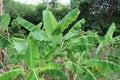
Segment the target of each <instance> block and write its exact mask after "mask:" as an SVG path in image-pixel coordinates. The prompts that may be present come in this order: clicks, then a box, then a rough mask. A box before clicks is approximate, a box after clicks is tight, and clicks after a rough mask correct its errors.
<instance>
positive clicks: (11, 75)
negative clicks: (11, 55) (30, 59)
mask: <svg viewBox="0 0 120 80" xmlns="http://www.w3.org/2000/svg"><path fill="white" fill-rule="evenodd" d="M24 74H25V72H24V70H23V69H14V70H10V71H8V72H6V73H4V74H1V75H0V80H11V79H16V78H17V77H18V76H23V75H24Z"/></svg>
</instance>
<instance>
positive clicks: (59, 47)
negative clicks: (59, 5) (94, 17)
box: [0, 8, 120, 80]
mask: <svg viewBox="0 0 120 80" xmlns="http://www.w3.org/2000/svg"><path fill="white" fill-rule="evenodd" d="M79 14H80V11H79V9H78V8H75V9H74V10H72V11H71V12H70V13H68V14H67V15H66V16H65V17H64V18H63V19H62V20H61V21H59V22H57V20H56V18H55V17H54V15H53V14H52V12H50V11H49V10H45V11H43V26H44V27H43V28H44V30H42V29H41V25H42V23H39V24H38V25H34V24H32V23H30V22H29V21H27V20H25V19H23V18H21V17H18V18H17V21H18V23H19V24H20V25H22V27H23V28H25V29H27V30H28V31H29V32H30V33H29V35H28V36H27V38H26V39H21V38H12V47H13V48H15V49H16V51H17V52H16V53H14V54H12V55H11V56H10V59H14V60H16V61H18V62H17V63H16V64H15V65H20V66H21V65H23V64H24V67H25V70H24V71H26V72H27V74H24V79H26V80H42V79H45V80H49V79H50V80H66V79H71V80H77V79H78V80H80V79H83V80H97V79H98V77H99V76H100V75H99V74H98V75H96V72H98V73H100V74H101V75H104V74H106V76H107V78H108V79H110V78H109V77H108V76H109V75H107V71H109V72H114V73H116V72H120V65H119V64H116V63H111V62H110V61H109V60H108V61H107V59H103V58H104V57H105V58H106V57H107V55H106V56H104V55H102V54H105V53H103V52H102V51H103V50H104V48H105V47H107V46H109V45H113V44H114V43H116V42H118V41H119V36H117V37H113V33H114V31H115V24H114V23H113V24H112V25H111V26H110V28H109V29H108V31H107V33H106V35H105V36H104V37H101V36H99V35H98V34H97V33H94V32H92V31H87V32H84V31H82V30H81V26H83V24H84V23H85V21H86V20H85V19H81V20H79V21H78V22H77V23H76V24H75V25H73V27H72V28H71V29H70V30H69V32H68V33H66V34H65V35H62V33H63V32H64V31H65V30H66V29H67V28H68V27H69V25H70V24H71V23H72V22H73V21H75V20H76V19H77V17H78V15H79ZM4 41H5V40H4ZM3 45H4V44H3ZM97 45H98V47H97ZM5 47H6V46H5ZM103 56H104V57H103ZM93 58H96V59H93ZM99 59H101V60H99ZM105 60H106V61H105ZM14 70H15V72H14ZM16 71H18V72H23V71H19V70H16V69H13V70H10V71H7V72H5V76H9V77H6V78H5V79H7V78H9V79H11V78H12V79H13V76H10V75H9V74H15V73H16ZM102 72H104V73H102ZM8 73H9V74H8ZM20 74H21V73H20ZM16 76H17V74H16ZM26 76H27V77H26ZM1 77H2V76H1V75H0V79H1Z"/></svg>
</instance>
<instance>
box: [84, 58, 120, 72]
mask: <svg viewBox="0 0 120 80" xmlns="http://www.w3.org/2000/svg"><path fill="white" fill-rule="evenodd" d="M85 64H86V65H87V66H90V67H98V68H101V69H103V70H105V71H114V72H120V66H119V65H117V64H114V63H111V62H107V61H102V60H87V61H85Z"/></svg>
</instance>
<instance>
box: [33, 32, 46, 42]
mask: <svg viewBox="0 0 120 80" xmlns="http://www.w3.org/2000/svg"><path fill="white" fill-rule="evenodd" d="M31 34H32V36H33V38H34V39H36V40H39V41H48V37H47V34H46V33H45V32H43V31H41V32H32V33H31Z"/></svg>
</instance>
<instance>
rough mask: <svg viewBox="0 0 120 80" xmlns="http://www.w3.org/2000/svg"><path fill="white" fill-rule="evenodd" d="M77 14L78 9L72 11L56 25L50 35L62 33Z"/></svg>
mask: <svg viewBox="0 0 120 80" xmlns="http://www.w3.org/2000/svg"><path fill="white" fill-rule="evenodd" d="M79 14H80V11H79V9H78V8H76V9H74V10H72V11H71V12H70V13H68V14H67V15H66V16H65V17H64V18H63V19H62V20H61V21H60V22H59V23H58V25H57V26H56V28H55V30H54V31H53V32H52V34H54V35H59V34H60V33H62V32H63V31H64V30H65V29H66V28H67V27H68V26H69V25H70V24H71V23H72V22H73V21H74V20H76V18H77V17H78V15H79Z"/></svg>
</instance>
